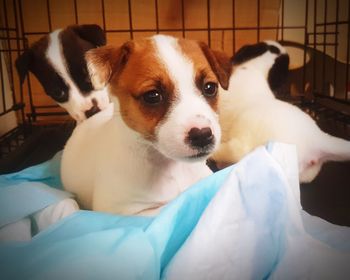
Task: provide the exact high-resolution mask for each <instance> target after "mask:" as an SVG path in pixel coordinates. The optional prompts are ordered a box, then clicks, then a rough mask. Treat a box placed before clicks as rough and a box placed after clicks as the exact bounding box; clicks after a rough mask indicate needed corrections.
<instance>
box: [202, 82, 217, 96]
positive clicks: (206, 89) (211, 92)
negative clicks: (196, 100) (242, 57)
mask: <svg viewBox="0 0 350 280" xmlns="http://www.w3.org/2000/svg"><path fill="white" fill-rule="evenodd" d="M217 92H218V85H217V84H216V83H213V82H208V83H205V84H204V86H203V89H202V93H203V95H204V96H207V97H215V96H216V94H217Z"/></svg>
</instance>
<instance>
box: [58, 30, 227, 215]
mask: <svg viewBox="0 0 350 280" xmlns="http://www.w3.org/2000/svg"><path fill="white" fill-rule="evenodd" d="M86 58H87V61H88V66H89V70H90V73H91V76H92V81H93V83H94V85H95V86H97V87H99V88H103V87H105V86H106V85H107V87H108V91H109V93H110V96H111V100H112V101H113V105H111V106H110V107H109V108H108V110H105V111H104V112H100V113H99V114H96V115H95V116H93V117H91V118H90V119H88V120H86V121H85V122H83V123H82V124H81V125H79V126H78V127H77V128H76V129H75V130H74V132H73V134H72V136H71V138H70V139H69V140H68V142H67V145H66V147H65V149H64V151H63V157H62V170H61V171H62V172H61V174H62V181H63V184H64V186H65V189H66V190H68V191H71V192H73V193H75V194H76V195H77V200H78V202H79V203H80V205H81V206H82V207H84V208H88V209H93V210H97V211H105V212H110V213H117V214H126V215H148V214H154V213H156V212H157V211H158V210H159V208H160V207H161V206H163V205H164V204H166V203H167V202H169V201H170V200H172V199H173V198H175V197H176V196H178V195H179V194H180V193H181V192H183V191H184V190H185V189H186V188H188V187H189V186H190V185H192V184H193V183H195V182H197V181H198V180H199V179H201V178H204V177H206V176H207V175H209V174H211V171H210V169H209V168H208V167H207V165H206V159H207V158H208V157H209V156H210V154H211V153H212V152H213V151H215V149H216V148H217V146H218V144H219V143H220V137H221V131H220V126H219V123H218V116H217V113H216V111H217V102H218V91H219V84H220V85H221V86H222V87H223V88H226V89H227V85H228V79H229V74H230V69H231V67H230V61H229V58H228V57H226V56H225V55H224V54H221V53H218V52H214V51H212V50H210V49H209V48H208V47H207V46H206V45H205V44H203V43H198V42H196V41H190V40H184V39H176V38H173V37H169V36H163V35H157V36H154V37H151V38H146V39H140V40H137V41H130V42H127V43H125V44H124V45H123V46H121V47H119V48H117V47H114V46H105V47H101V48H97V49H93V50H90V51H88V52H87V54H86Z"/></svg>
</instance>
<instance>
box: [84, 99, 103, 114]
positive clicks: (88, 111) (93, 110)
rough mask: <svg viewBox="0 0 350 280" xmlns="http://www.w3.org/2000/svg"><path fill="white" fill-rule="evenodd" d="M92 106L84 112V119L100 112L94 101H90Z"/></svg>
mask: <svg viewBox="0 0 350 280" xmlns="http://www.w3.org/2000/svg"><path fill="white" fill-rule="evenodd" d="M92 104H93V105H92V107H91V108H90V109H89V110H87V111H85V116H86V118H90V117H91V116H93V115H95V114H96V113H98V112H100V111H101V110H100V108H98V106H97V101H96V100H95V99H92Z"/></svg>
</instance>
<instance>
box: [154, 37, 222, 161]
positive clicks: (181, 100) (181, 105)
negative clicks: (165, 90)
mask: <svg viewBox="0 0 350 280" xmlns="http://www.w3.org/2000/svg"><path fill="white" fill-rule="evenodd" d="M153 40H154V43H155V48H156V50H157V54H158V59H159V60H160V61H161V63H162V64H163V65H164V67H165V69H166V71H167V73H166V74H167V75H169V77H170V79H171V80H172V82H173V84H174V87H175V93H174V95H175V102H173V104H172V105H171V106H170V108H169V112H168V113H167V115H166V117H165V119H164V120H163V121H162V122H160V125H159V126H158V127H157V130H156V133H157V140H158V141H157V148H158V150H160V151H161V152H162V153H163V154H164V155H167V156H168V157H170V158H185V157H189V156H191V155H194V154H196V152H197V151H195V150H193V149H192V148H191V147H189V145H188V144H186V141H185V139H186V137H187V136H188V132H189V131H190V129H191V128H194V127H197V128H204V127H210V128H211V130H212V131H213V134H214V135H215V138H216V140H217V142H219V141H220V140H219V139H220V135H221V132H220V127H219V125H218V122H217V115H216V113H215V112H214V111H213V109H212V108H211V107H210V105H209V104H208V103H207V101H206V99H205V98H204V97H203V96H202V94H201V92H200V90H199V89H198V88H197V87H196V84H195V76H196V73H195V67H194V63H195V62H193V61H192V60H190V59H189V58H188V57H186V55H185V54H184V53H183V52H181V47H180V46H179V44H178V41H177V39H175V38H173V37H169V36H164V35H157V36H154V37H153Z"/></svg>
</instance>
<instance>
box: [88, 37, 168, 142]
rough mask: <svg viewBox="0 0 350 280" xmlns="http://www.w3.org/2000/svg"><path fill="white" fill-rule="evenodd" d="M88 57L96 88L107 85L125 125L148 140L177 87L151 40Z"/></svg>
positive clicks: (93, 52)
mask: <svg viewBox="0 0 350 280" xmlns="http://www.w3.org/2000/svg"><path fill="white" fill-rule="evenodd" d="M86 58H87V60H88V64H89V70H90V74H91V76H92V80H93V82H94V84H95V86H98V87H103V86H105V85H107V84H108V87H109V92H110V94H111V95H114V96H116V97H117V98H118V102H119V110H120V114H121V116H122V118H123V120H124V122H125V123H126V124H127V125H128V126H129V127H130V128H131V129H133V130H135V131H137V132H139V133H140V134H142V135H143V136H144V137H145V138H146V139H149V140H153V139H154V137H155V127H156V126H157V124H158V123H159V122H160V121H161V120H162V118H163V117H164V115H165V114H166V112H167V111H168V108H169V106H170V104H171V102H172V101H173V100H174V98H175V97H174V85H173V83H172V81H171V79H170V77H169V76H168V75H167V72H166V70H165V68H164V66H163V65H162V63H161V62H160V61H159V58H158V57H157V53H156V49H155V46H154V44H153V41H152V39H151V38H147V39H141V40H138V41H130V42H127V43H125V44H124V45H122V46H121V47H113V46H105V47H101V48H98V49H94V50H91V51H89V52H88V53H87V55H86Z"/></svg>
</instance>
